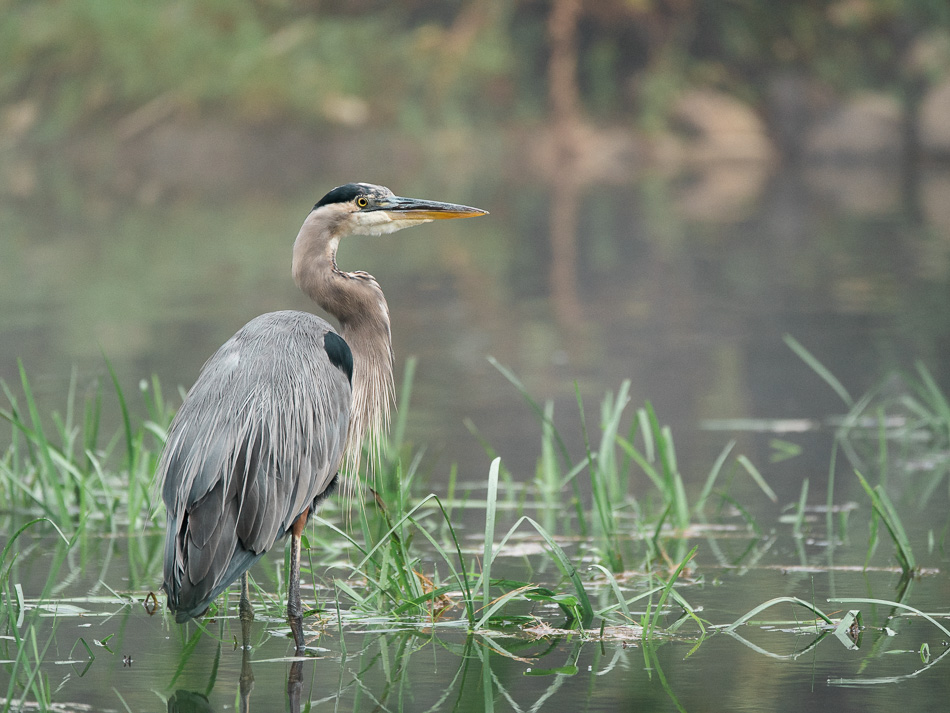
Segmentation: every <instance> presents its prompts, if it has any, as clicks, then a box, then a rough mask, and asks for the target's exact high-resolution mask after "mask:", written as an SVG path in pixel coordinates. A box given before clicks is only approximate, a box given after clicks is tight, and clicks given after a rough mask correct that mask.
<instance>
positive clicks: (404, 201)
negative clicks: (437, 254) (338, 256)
mask: <svg viewBox="0 0 950 713" xmlns="http://www.w3.org/2000/svg"><path fill="white" fill-rule="evenodd" d="M318 212H319V213H321V214H327V217H328V218H331V220H330V222H331V223H335V224H336V231H335V232H336V234H337V235H338V236H343V235H383V234H385V233H395V232H396V231H397V230H402V229H403V228H409V227H411V226H413V225H419V224H421V223H428V222H430V221H433V220H447V219H450V218H473V217H475V216H479V215H487V213H488V211H484V210H481V209H479V208H471V207H469V206H465V205H457V204H455V203H442V202H440V201H429V200H421V199H418V198H403V197H401V196H397V195H394V194H393V192H392V191H391V190H389V189H388V188H386V187H385V186H374V185H373V184H371V183H347V184H346V185H343V186H338V187H336V188H334V189H333V190H332V191H330V192H329V193H327V194H326V195H325V196H324V197H323V198H321V199H320V200H319V201H318V202H317V204H316V205H315V206H314V207H313V212H312V213H311V215H314V214H316V213H318Z"/></svg>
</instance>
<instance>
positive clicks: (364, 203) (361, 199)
mask: <svg viewBox="0 0 950 713" xmlns="http://www.w3.org/2000/svg"><path fill="white" fill-rule="evenodd" d="M356 205H358V206H359V207H360V208H365V207H366V206H368V205H369V201H368V200H366V198H364V197H363V196H360V197H359V198H357V199H356Z"/></svg>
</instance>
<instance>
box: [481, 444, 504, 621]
mask: <svg viewBox="0 0 950 713" xmlns="http://www.w3.org/2000/svg"><path fill="white" fill-rule="evenodd" d="M499 465H501V458H495V460H493V461H492V462H491V467H490V468H489V469H488V494H487V496H486V498H487V499H486V507H485V546H484V552H483V555H482V606H483V607H488V604H489V602H490V601H491V593H490V592H489V589H490V587H491V564H492V560H493V559H494V557H495V554H494V552H493V549H492V548H493V547H494V545H495V509H496V506H497V502H496V501H497V499H498V467H499Z"/></svg>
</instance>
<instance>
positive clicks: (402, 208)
mask: <svg viewBox="0 0 950 713" xmlns="http://www.w3.org/2000/svg"><path fill="white" fill-rule="evenodd" d="M374 210H381V211H383V212H385V213H386V215H388V216H389V217H390V218H392V219H393V220H406V221H412V222H417V221H418V222H423V221H429V220H448V219H449V218H474V217H476V216H479V215H488V211H487V210H482V209H481V208H471V207H470V206H467V205H457V204H455V203H440V202H439V201H426V200H419V199H417V198H402V197H400V196H391V197H389V198H387V199H386V200H385V201H383V202H381V203H380V204H379V205H377V206H376V207H375V208H374Z"/></svg>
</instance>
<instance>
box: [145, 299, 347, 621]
mask: <svg viewBox="0 0 950 713" xmlns="http://www.w3.org/2000/svg"><path fill="white" fill-rule="evenodd" d="M327 334H331V335H332V336H331V337H329V338H327ZM325 340H326V345H325V343H324V342H325ZM341 345H342V347H341ZM341 348H342V349H343V350H345V352H346V357H347V358H350V359H351V356H350V354H349V349H348V347H346V343H345V342H343V340H342V339H341V338H340V337H338V336H337V335H336V334H335V333H333V332H332V330H331V328H330V325H329V324H327V323H326V322H325V321H324V320H322V319H320V318H319V317H316V316H314V315H312V314H308V313H305V312H290V311H287V312H273V313H270V314H265V315H262V316H260V317H258V318H257V319H254V320H252V321H251V322H248V324H246V325H245V326H244V327H243V328H242V329H241V330H240V331H238V332H237V334H235V335H234V336H233V337H232V338H231V339H229V340H228V341H227V342H226V343H225V344H224V345H222V347H221V348H220V349H219V350H218V351H217V352H216V353H215V354H214V356H212V357H211V358H210V359H209V360H208V362H207V363H206V364H205V365H204V367H203V368H202V370H201V374H200V375H199V376H198V380H197V381H196V382H195V385H194V386H193V387H192V388H191V390H190V391H189V392H188V396H187V397H186V399H185V402H184V403H183V404H182V406H181V409H180V410H179V411H178V413H177V415H176V416H175V419H174V421H173V422H172V425H171V428H170V429H169V433H168V440H167V441H166V445H165V450H164V452H163V453H162V458H161V461H160V462H159V466H158V474H159V476H160V478H161V482H162V499H163V500H164V501H165V508H166V511H167V532H166V540H165V577H164V585H163V588H164V589H165V591H166V592H167V593H168V603H169V607H170V608H171V609H173V610H175V611H177V612H178V616H177V619H178V620H179V621H184V620H185V619H188V618H190V617H193V616H198V615H200V614H201V613H202V612H203V611H204V610H205V609H207V607H208V605H209V604H210V603H211V601H212V600H213V599H214V598H215V597H216V596H217V595H218V594H220V593H221V592H222V591H223V590H224V589H225V588H226V587H227V586H228V585H229V584H231V582H233V581H234V580H235V579H237V578H238V577H239V576H240V575H241V574H242V573H243V572H244V571H245V570H247V568H248V567H250V566H251V565H252V564H253V563H254V562H255V561H256V560H257V559H259V558H260V557H261V556H262V555H263V554H264V553H265V552H266V551H267V550H268V549H270V548H271V547H272V546H273V545H274V543H275V542H276V541H277V539H279V538H280V537H283V536H284V535H285V534H286V533H287V531H288V529H289V528H290V527H291V525H292V524H293V523H294V521H295V520H296V519H297V518H298V517H299V516H300V515H301V514H302V513H303V512H304V511H305V510H306V509H307V508H312V507H313V506H315V504H316V502H317V501H318V500H319V499H320V496H321V494H323V493H324V491H326V490H327V488H329V487H330V486H331V485H332V483H333V482H334V480H335V478H336V474H337V468H338V467H339V464H340V459H341V457H342V454H343V447H344V444H345V441H346V433H347V428H348V426H349V420H350V407H351V401H352V390H351V385H350V381H349V376H350V374H349V373H348V372H347V370H346V369H345V368H344V366H345V364H344V365H343V366H341V365H340V357H339V351H340V349H341ZM328 349H329V350H330V352H331V354H332V355H333V358H332V359H331V357H330V356H328V353H327V351H328ZM350 363H351V362H350Z"/></svg>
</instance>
